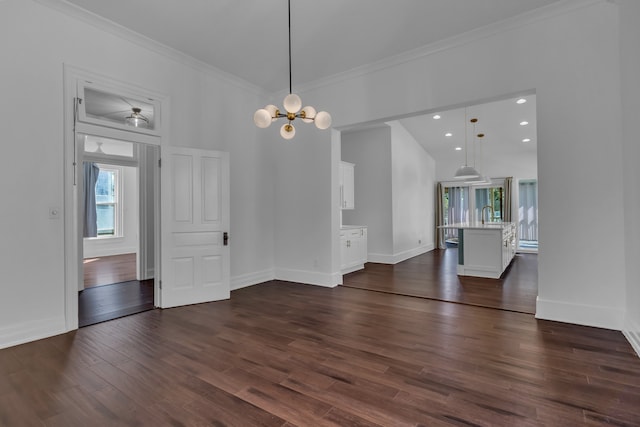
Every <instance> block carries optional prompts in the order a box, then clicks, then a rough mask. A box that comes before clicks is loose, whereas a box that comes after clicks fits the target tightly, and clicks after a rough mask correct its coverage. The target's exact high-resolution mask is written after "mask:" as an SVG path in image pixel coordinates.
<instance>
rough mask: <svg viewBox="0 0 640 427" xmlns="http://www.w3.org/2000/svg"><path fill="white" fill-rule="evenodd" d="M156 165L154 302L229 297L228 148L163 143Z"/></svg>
mask: <svg viewBox="0 0 640 427" xmlns="http://www.w3.org/2000/svg"><path fill="white" fill-rule="evenodd" d="M161 170H162V172H161V173H162V266H161V274H162V279H161V280H162V283H161V289H160V306H161V307H163V308H167V307H175V306H179V305H186V304H196V303H201V302H207V301H217V300H221V299H227V298H229V296H230V287H229V246H225V245H224V241H223V233H224V232H225V231H227V230H228V229H229V158H228V153H222V152H217V151H209V150H197V149H190V148H178V147H169V148H167V149H163V156H162V169H161Z"/></svg>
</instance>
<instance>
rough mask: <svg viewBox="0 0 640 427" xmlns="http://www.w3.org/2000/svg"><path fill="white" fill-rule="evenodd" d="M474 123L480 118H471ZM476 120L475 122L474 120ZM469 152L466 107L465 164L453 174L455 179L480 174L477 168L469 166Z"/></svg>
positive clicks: (465, 110)
mask: <svg viewBox="0 0 640 427" xmlns="http://www.w3.org/2000/svg"><path fill="white" fill-rule="evenodd" d="M471 120H472V123H475V122H477V121H478V119H471ZM473 120H475V122H474V121H473ZM468 153H469V151H468V150H467V108H466V107H465V109H464V165H463V166H460V167H459V168H458V170H457V171H456V174H455V175H454V176H453V177H454V178H455V179H470V178H477V177H479V176H480V174H479V173H478V171H477V170H475V168H473V167H471V166H469V163H468Z"/></svg>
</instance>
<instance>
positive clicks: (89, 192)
mask: <svg viewBox="0 0 640 427" xmlns="http://www.w3.org/2000/svg"><path fill="white" fill-rule="evenodd" d="M99 174H100V168H99V167H98V165H96V164H95V163H90V162H84V227H83V228H84V232H83V236H84V237H97V236H98V213H97V211H96V182H97V181H98V175H99Z"/></svg>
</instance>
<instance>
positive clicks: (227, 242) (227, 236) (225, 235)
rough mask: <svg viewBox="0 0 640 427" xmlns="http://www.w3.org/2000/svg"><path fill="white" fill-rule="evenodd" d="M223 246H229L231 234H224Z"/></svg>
mask: <svg viewBox="0 0 640 427" xmlns="http://www.w3.org/2000/svg"><path fill="white" fill-rule="evenodd" d="M222 244H223V245H224V246H227V245H228V244H229V233H228V232H226V231H225V232H224V233H222Z"/></svg>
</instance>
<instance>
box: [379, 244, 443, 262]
mask: <svg viewBox="0 0 640 427" xmlns="http://www.w3.org/2000/svg"><path fill="white" fill-rule="evenodd" d="M434 249H435V245H434V244H433V243H432V244H430V245H424V246H419V247H417V248H413V249H409V250H408V251H403V252H399V253H397V254H393V255H390V254H376V253H369V254H368V255H367V261H368V262H375V263H378V264H397V263H399V262H402V261H406V260H408V259H409V258H413V257H414V256H418V255H422V254H424V253H426V252H430V251H432V250H434Z"/></svg>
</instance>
